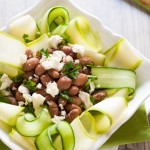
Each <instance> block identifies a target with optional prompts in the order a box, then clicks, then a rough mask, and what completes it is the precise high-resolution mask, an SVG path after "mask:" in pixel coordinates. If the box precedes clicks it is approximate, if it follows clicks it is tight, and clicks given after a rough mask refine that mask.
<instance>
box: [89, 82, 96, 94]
mask: <svg viewBox="0 0 150 150" xmlns="http://www.w3.org/2000/svg"><path fill="white" fill-rule="evenodd" d="M94 90H95V85H94V83H93V82H91V83H90V90H89V92H90V94H91V93H92V92H94Z"/></svg>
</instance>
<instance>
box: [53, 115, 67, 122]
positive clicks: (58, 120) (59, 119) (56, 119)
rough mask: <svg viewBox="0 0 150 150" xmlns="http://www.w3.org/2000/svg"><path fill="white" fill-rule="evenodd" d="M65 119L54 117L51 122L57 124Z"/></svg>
mask: <svg viewBox="0 0 150 150" xmlns="http://www.w3.org/2000/svg"><path fill="white" fill-rule="evenodd" d="M64 119H65V117H64V116H56V115H55V116H54V118H52V122H53V123H59V122H60V121H62V120H64Z"/></svg>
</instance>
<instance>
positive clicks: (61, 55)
mask: <svg viewBox="0 0 150 150" xmlns="http://www.w3.org/2000/svg"><path fill="white" fill-rule="evenodd" d="M52 57H54V58H57V60H58V61H59V62H60V61H61V60H62V59H63V58H64V57H66V54H65V53H64V52H62V51H54V52H53V55H52Z"/></svg>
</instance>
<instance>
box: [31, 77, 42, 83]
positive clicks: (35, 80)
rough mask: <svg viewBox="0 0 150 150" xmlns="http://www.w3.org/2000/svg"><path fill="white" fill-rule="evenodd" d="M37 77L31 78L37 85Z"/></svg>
mask: <svg viewBox="0 0 150 150" xmlns="http://www.w3.org/2000/svg"><path fill="white" fill-rule="evenodd" d="M39 80H40V79H39V77H34V78H32V81H34V82H35V83H39Z"/></svg>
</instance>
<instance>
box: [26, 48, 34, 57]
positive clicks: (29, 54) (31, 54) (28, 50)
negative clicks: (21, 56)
mask: <svg viewBox="0 0 150 150" xmlns="http://www.w3.org/2000/svg"><path fill="white" fill-rule="evenodd" d="M25 54H26V56H27V59H30V58H32V57H33V52H32V51H31V50H30V49H27V50H26V52H25Z"/></svg>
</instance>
